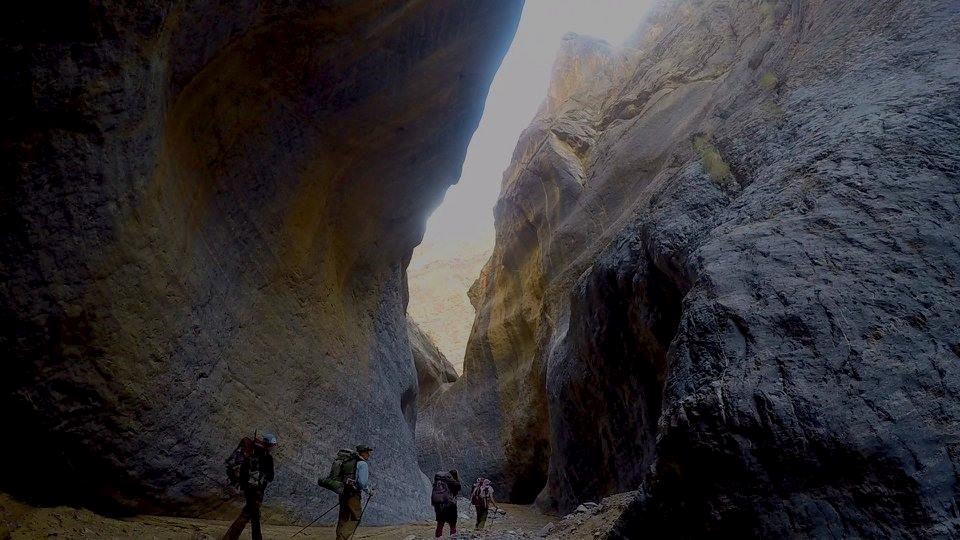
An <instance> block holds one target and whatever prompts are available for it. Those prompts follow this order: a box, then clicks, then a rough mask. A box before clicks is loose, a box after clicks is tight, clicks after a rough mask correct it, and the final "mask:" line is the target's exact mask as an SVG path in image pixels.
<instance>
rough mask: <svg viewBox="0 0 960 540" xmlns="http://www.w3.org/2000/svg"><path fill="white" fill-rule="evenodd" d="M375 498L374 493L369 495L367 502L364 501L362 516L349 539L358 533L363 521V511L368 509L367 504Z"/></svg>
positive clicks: (361, 510)
mask: <svg viewBox="0 0 960 540" xmlns="http://www.w3.org/2000/svg"><path fill="white" fill-rule="evenodd" d="M372 498H373V493H371V494H370V495H369V496H368V497H367V502H365V503H363V508H361V509H360V517H358V518H357V526H356V527H354V528H353V532H352V533H350V536H348V537H347V540H350V539H351V538H353V535H355V534H357V529H359V528H360V522H361V521H363V513H364V512H366V511H367V505H368V504H370V499H372Z"/></svg>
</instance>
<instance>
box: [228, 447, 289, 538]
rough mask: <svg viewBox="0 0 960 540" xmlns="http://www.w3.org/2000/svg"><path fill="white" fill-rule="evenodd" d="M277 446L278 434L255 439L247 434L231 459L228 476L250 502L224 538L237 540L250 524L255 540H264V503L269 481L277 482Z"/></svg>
mask: <svg viewBox="0 0 960 540" xmlns="http://www.w3.org/2000/svg"><path fill="white" fill-rule="evenodd" d="M276 445H277V437H276V436H275V435H272V434H270V433H264V434H263V435H261V436H259V437H257V436H256V434H254V436H253V439H251V438H250V437H244V438H243V439H241V440H240V444H238V445H237V448H236V449H235V450H234V451H233V453H232V454H230V457H228V458H227V460H226V463H227V478H228V479H229V480H230V485H232V486H234V487H236V488H237V489H239V490H240V491H242V492H243V496H244V498H245V499H246V504H244V506H243V510H241V511H240V515H239V516H237V519H236V520H235V521H234V522H233V524H232V525H230V528H229V529H227V533H226V534H224V535H223V539H224V540H236V539H237V538H240V533H242V532H243V529H244V528H246V526H247V523H250V529H251V532H252V534H253V540H263V533H261V532H260V505H262V504H263V492H264V490H266V489H267V484H269V483H270V482H273V456H271V455H270V451H271V450H273V447H275V446H276Z"/></svg>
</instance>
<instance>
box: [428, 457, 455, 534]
mask: <svg viewBox="0 0 960 540" xmlns="http://www.w3.org/2000/svg"><path fill="white" fill-rule="evenodd" d="M459 494H460V474H459V473H457V471H456V470H452V471H449V472H438V473H437V474H435V475H434V476H433V492H432V493H431V494H430V503H431V504H432V505H433V509H434V511H435V512H436V514H437V532H436V534H434V537H436V538H440V537H441V536H443V525H444V524H445V523H449V524H450V535H451V536H452V535H455V534H457V495H459Z"/></svg>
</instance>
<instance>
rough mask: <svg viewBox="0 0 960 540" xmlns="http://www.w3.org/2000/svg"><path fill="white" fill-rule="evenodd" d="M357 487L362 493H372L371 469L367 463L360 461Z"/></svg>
mask: <svg viewBox="0 0 960 540" xmlns="http://www.w3.org/2000/svg"><path fill="white" fill-rule="evenodd" d="M357 487H359V488H360V490H361V491H366V492H367V494H370V493H371V490H370V469H369V467H368V466H367V462H366V461H359V462H358V463H357Z"/></svg>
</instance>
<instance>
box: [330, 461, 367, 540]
mask: <svg viewBox="0 0 960 540" xmlns="http://www.w3.org/2000/svg"><path fill="white" fill-rule="evenodd" d="M370 452H373V448H370V447H369V446H367V445H365V444H360V445H357V452H356V454H354V457H353V458H352V459H348V460H345V461H344V463H343V465H342V466H341V468H340V477H341V478H340V480H341V482H343V488H342V491H341V492H340V513H339V514H338V515H337V540H348V539H349V538H351V537H352V536H353V533H355V532H356V531H357V527H358V526H359V525H360V517H361V516H362V515H363V509H362V508H361V506H360V494H361V493H364V492H365V493H366V494H367V497H370V496H372V495H373V490H372V489H371V488H370V466H369V465H368V464H367V461H369V460H370Z"/></svg>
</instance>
